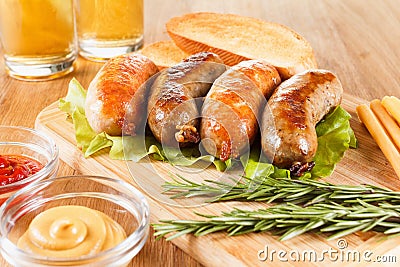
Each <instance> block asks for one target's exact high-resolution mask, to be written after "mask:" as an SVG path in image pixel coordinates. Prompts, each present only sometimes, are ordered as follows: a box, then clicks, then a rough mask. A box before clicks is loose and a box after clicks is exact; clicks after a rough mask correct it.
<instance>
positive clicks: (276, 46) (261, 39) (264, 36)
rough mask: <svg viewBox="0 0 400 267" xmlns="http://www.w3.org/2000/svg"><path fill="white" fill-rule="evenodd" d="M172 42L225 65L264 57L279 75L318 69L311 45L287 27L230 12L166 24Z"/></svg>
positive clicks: (204, 14) (193, 16) (291, 74)
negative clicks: (206, 53)
mask: <svg viewBox="0 0 400 267" xmlns="http://www.w3.org/2000/svg"><path fill="white" fill-rule="evenodd" d="M166 28H167V32H168V34H169V35H170V37H171V38H172V39H173V40H174V42H175V44H176V45H177V46H178V47H179V48H181V49H182V50H184V51H185V52H187V53H189V54H193V53H197V52H200V51H212V52H214V53H216V54H218V55H219V56H220V57H221V58H222V60H223V61H224V62H225V64H227V65H235V64H237V63H239V62H240V61H243V60H248V59H263V60H265V61H266V62H268V63H270V64H271V65H273V66H275V67H276V68H277V69H278V71H279V73H280V75H281V76H282V78H284V79H286V78H289V77H291V76H293V75H294V74H296V73H299V72H301V71H304V70H306V69H310V68H317V63H316V60H315V57H314V53H313V50H312V47H311V45H310V44H309V43H308V42H307V41H306V40H305V39H304V38H303V37H302V36H300V35H299V34H297V33H296V32H295V31H293V30H291V29H289V28H288V27H286V26H283V25H280V24H277V23H271V22H266V21H263V20H259V19H255V18H250V17H243V16H239V15H233V14H218V13H206V12H201V13H191V14H186V15H184V16H181V17H174V18H172V19H170V20H169V21H168V22H167V24H166Z"/></svg>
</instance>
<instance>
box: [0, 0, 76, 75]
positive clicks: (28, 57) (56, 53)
mask: <svg viewBox="0 0 400 267" xmlns="http://www.w3.org/2000/svg"><path fill="white" fill-rule="evenodd" d="M72 1H73V0H1V1H0V39H1V44H2V47H3V54H4V63H5V68H6V71H7V73H8V74H9V75H10V76H12V77H15V78H18V79H24V80H47V79H52V78H56V77H59V76H61V75H64V74H66V73H69V72H71V71H72V70H73V62H74V60H75V58H76V56H77V45H76V38H75V35H76V32H75V23H74V11H73V5H72V4H73V2H72Z"/></svg>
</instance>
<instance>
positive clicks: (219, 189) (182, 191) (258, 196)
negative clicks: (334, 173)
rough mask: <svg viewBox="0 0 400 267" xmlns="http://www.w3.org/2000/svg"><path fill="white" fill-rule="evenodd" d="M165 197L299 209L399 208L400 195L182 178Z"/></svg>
mask: <svg viewBox="0 0 400 267" xmlns="http://www.w3.org/2000/svg"><path fill="white" fill-rule="evenodd" d="M163 188H164V193H167V194H172V197H171V198H179V197H187V198H188V197H196V196H209V197H210V199H208V200H207V201H208V202H218V201H230V200H241V201H263V202H267V203H272V202H277V201H283V202H291V203H295V204H298V205H304V206H307V205H312V204H316V203H324V202H327V201H335V202H337V203H356V202H357V201H358V200H359V199H361V200H363V201H364V202H369V203H371V202H381V201H386V202H388V203H391V204H396V203H397V204H399V205H400V192H395V191H390V190H388V189H385V188H380V187H377V186H373V185H334V184H330V183H327V182H321V181H315V180H307V179H306V180H294V179H290V178H272V177H255V178H252V179H250V178H247V177H241V179H239V180H235V179H233V178H232V179H231V181H229V182H220V181H213V180H205V182H203V183H195V182H193V181H190V180H188V179H185V178H184V177H182V176H177V177H175V178H173V180H172V181H171V182H166V183H165V184H164V185H163Z"/></svg>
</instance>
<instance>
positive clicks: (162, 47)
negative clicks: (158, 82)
mask: <svg viewBox="0 0 400 267" xmlns="http://www.w3.org/2000/svg"><path fill="white" fill-rule="evenodd" d="M140 53H141V54H142V55H144V56H146V57H148V58H149V59H151V60H152V61H153V62H154V64H156V66H157V67H158V69H159V70H160V71H161V70H163V69H166V68H169V67H172V66H173V65H176V64H178V63H179V62H181V61H182V60H183V59H185V58H187V57H188V56H189V54H188V53H186V52H184V51H183V50H182V49H180V48H179V47H178V46H176V44H175V43H174V42H173V41H172V40H165V41H159V42H155V43H151V44H149V45H146V46H145V47H143V49H142V50H140Z"/></svg>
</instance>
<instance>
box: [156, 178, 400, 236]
mask: <svg viewBox="0 0 400 267" xmlns="http://www.w3.org/2000/svg"><path fill="white" fill-rule="evenodd" d="M254 184H257V185H258V186H257V187H256V188H255V189H254ZM163 187H164V189H165V193H167V194H171V195H172V197H175V198H176V197H195V196H210V200H209V201H210V202H217V201H229V200H241V201H263V202H267V203H272V202H284V203H285V204H278V205H275V206H271V207H267V208H265V209H259V210H255V211H245V210H239V209H234V210H233V211H230V212H223V213H222V214H221V215H219V216H214V215H204V214H198V215H200V216H202V217H203V220H162V221H160V223H159V224H154V225H153V227H154V229H155V231H156V233H155V235H156V236H157V237H158V238H161V237H163V236H166V235H168V238H167V240H171V239H173V238H176V237H178V236H181V235H183V234H186V233H193V234H194V235H195V236H202V235H206V234H210V233H214V232H220V231H225V232H227V234H228V235H240V234H245V233H251V232H265V231H273V232H274V233H279V234H280V235H281V236H280V240H282V241H283V240H287V239H290V238H293V237H295V236H298V235H300V234H303V233H306V232H309V231H320V232H323V233H330V236H328V239H334V238H339V237H343V236H345V235H348V234H351V233H354V232H356V231H370V230H375V231H379V232H383V233H384V234H387V235H399V233H400V192H394V191H390V190H388V189H385V188H380V187H377V186H373V185H359V186H355V185H334V184H330V183H327V182H320V181H315V180H293V179H290V178H271V177H255V178H252V179H249V178H246V177H242V178H241V179H240V180H235V179H233V178H232V179H231V181H229V182H219V181H212V180H207V181H205V182H204V183H195V182H193V181H190V180H188V179H185V178H184V177H180V176H178V177H175V178H173V181H172V182H167V183H165V184H164V185H163ZM249 188H252V190H250V189H249ZM172 233H174V234H173V235H170V234H172Z"/></svg>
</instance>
